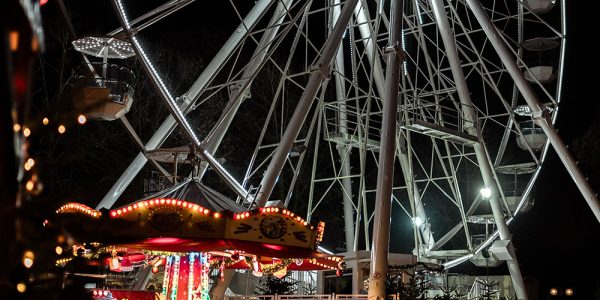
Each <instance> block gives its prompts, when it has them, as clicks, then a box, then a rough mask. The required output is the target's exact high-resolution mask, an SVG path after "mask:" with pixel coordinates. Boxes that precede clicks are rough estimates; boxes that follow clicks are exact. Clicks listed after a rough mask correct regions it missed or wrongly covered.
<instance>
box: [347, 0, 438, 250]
mask: <svg viewBox="0 0 600 300" xmlns="http://www.w3.org/2000/svg"><path fill="white" fill-rule="evenodd" d="M354 16H355V18H356V22H357V24H358V31H359V33H360V36H361V39H362V42H363V46H364V47H365V50H366V52H367V54H366V55H367V59H368V61H369V64H370V65H371V68H372V73H373V81H374V83H375V88H377V93H378V94H379V96H380V97H382V96H383V95H385V87H384V86H385V79H384V77H383V68H382V67H381V61H380V59H379V53H378V50H377V48H376V46H377V44H376V42H375V38H374V37H373V35H374V33H373V28H371V21H370V18H369V17H368V16H367V12H366V9H365V8H364V7H363V1H362V0H361V1H359V2H358V4H357V5H356V8H355V9H354ZM398 142H399V143H400V144H406V141H405V138H404V136H403V135H400V136H399V137H398ZM398 153H399V154H398V157H399V161H400V167H402V170H403V174H404V181H405V184H406V185H407V186H409V185H411V186H412V189H411V190H412V191H413V192H412V193H409V194H408V198H409V200H410V201H411V203H412V204H413V205H414V206H415V214H416V216H418V217H419V218H421V219H422V220H423V222H428V221H427V214H426V213H425V207H424V206H423V202H422V201H421V193H420V192H419V188H418V187H417V185H416V183H415V182H414V180H413V179H412V176H413V173H412V167H411V166H410V164H409V163H408V162H409V161H410V160H409V158H408V155H409V153H408V151H405V149H404V148H401V149H400V151H399V152H398ZM419 231H421V235H422V236H423V237H424V239H423V241H424V243H425V248H426V250H428V249H430V248H431V247H432V246H433V244H434V243H435V240H434V238H433V234H432V233H431V230H430V227H429V226H421V227H420V228H419ZM415 247H416V245H415ZM418 254H419V255H420V253H418Z"/></svg>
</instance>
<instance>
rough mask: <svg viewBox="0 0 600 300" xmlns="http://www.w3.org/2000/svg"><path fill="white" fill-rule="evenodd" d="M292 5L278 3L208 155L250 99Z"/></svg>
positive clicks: (202, 167) (215, 130)
mask: <svg viewBox="0 0 600 300" xmlns="http://www.w3.org/2000/svg"><path fill="white" fill-rule="evenodd" d="M291 4H292V0H281V1H280V2H278V3H277V8H276V9H275V12H274V14H273V17H271V21H270V22H269V25H268V26H267V28H268V29H267V30H266V31H265V33H264V34H263V35H262V36H261V38H260V42H259V43H258V45H257V46H256V50H254V53H253V54H252V57H253V59H252V61H250V62H249V63H248V66H247V67H246V69H245V70H244V72H243V74H242V77H241V81H240V82H239V83H236V85H235V86H234V87H233V88H232V90H231V93H230V97H231V98H230V99H229V101H228V102H227V105H226V106H225V110H224V111H223V113H222V115H221V117H220V118H219V121H218V122H217V124H216V126H215V127H214V128H213V129H212V134H211V136H210V138H209V140H208V141H206V142H205V145H204V149H206V151H208V153H210V154H212V155H215V153H216V152H217V149H219V145H221V142H222V141H223V137H225V133H227V130H228V129H229V126H230V125H231V122H232V121H233V118H234V117H235V115H236V113H237V111H238V109H239V108H240V106H241V105H242V103H243V102H244V100H245V99H247V98H249V97H250V95H249V91H250V83H251V82H252V80H253V79H254V76H255V73H256V72H257V70H258V68H259V67H260V66H262V65H263V62H264V60H265V58H266V56H267V53H268V52H269V48H270V47H271V44H272V42H273V40H274V39H275V36H276V35H277V32H278V31H279V27H280V26H281V23H282V22H283V20H284V16H285V14H286V13H287V12H288V9H289V7H290V5H291ZM208 166H209V165H208V163H207V162H206V161H203V162H202V163H201V164H200V168H199V170H198V177H199V178H200V179H202V177H204V174H205V173H206V170H207V169H208Z"/></svg>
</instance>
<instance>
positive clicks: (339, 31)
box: [256, 0, 358, 207]
mask: <svg viewBox="0 0 600 300" xmlns="http://www.w3.org/2000/svg"><path fill="white" fill-rule="evenodd" d="M357 2H358V0H348V1H347V2H346V4H345V5H344V9H343V10H342V14H341V16H340V18H339V22H338V23H337V24H336V25H335V27H334V29H333V32H332V34H331V35H330V38H329V39H328V40H327V42H326V43H325V45H324V46H323V51H322V52H321V56H320V57H319V60H318V61H317V64H316V65H315V66H314V69H313V70H312V72H311V73H310V77H309V79H308V84H307V85H306V89H305V90H304V93H303V94H302V97H301V98H300V100H299V102H298V105H297V106H296V109H295V110H294V114H293V115H292V118H291V120H290V122H289V124H288V126H287V127H286V129H285V133H284V134H283V136H282V138H281V141H280V142H279V146H278V147H277V150H275V153H274V154H273V158H272V159H271V162H270V164H269V166H268V167H267V170H266V172H265V175H264V177H263V178H262V180H261V183H260V190H259V192H258V194H257V196H256V205H257V206H259V207H261V206H265V204H266V203H267V201H268V199H269V197H270V196H271V193H272V192H273V188H274V187H275V182H276V180H277V177H279V174H280V173H281V170H282V169H283V165H284V164H285V160H286V159H287V156H288V154H289V152H290V149H291V148H292V146H293V143H294V140H295V139H296V138H297V137H298V133H299V132H300V129H301V128H302V125H303V124H304V120H305V119H306V116H307V115H308V111H309V110H310V107H311V106H312V103H313V100H314V99H315V96H316V94H317V92H318V90H319V87H320V86H321V83H323V81H325V80H326V79H327V77H328V76H329V72H330V70H329V67H330V65H331V62H332V60H333V58H334V56H335V53H336V52H337V49H338V46H339V44H340V41H341V40H342V35H343V33H344V30H346V26H347V25H348V22H349V21H350V17H351V15H352V10H353V9H354V7H355V6H356V3H357Z"/></svg>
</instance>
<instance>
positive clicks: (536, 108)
mask: <svg viewBox="0 0 600 300" xmlns="http://www.w3.org/2000/svg"><path fill="white" fill-rule="evenodd" d="M467 4H468V5H469V7H470V8H471V11H473V14H474V15H475V18H476V19H477V21H478V22H479V24H480V25H481V28H483V31H484V32H485V35H486V36H487V37H488V39H489V40H490V42H491V44H492V46H493V47H494V49H495V50H496V52H497V53H498V55H499V56H500V59H501V60H502V63H504V65H505V66H506V69H507V70H508V73H509V74H510V76H511V77H512V79H513V80H514V81H515V84H516V85H517V88H518V89H519V91H520V92H521V95H523V98H524V99H525V101H526V102H527V105H529V108H530V109H531V111H532V113H533V117H534V120H535V122H536V124H538V125H539V126H540V127H541V128H542V130H544V133H545V134H546V136H547V137H548V140H549V141H550V143H551V144H552V147H553V148H554V150H555V151H556V153H557V154H558V157H560V160H561V161H562V162H563V164H564V165H565V168H567V171H568V172H569V175H571V178H573V181H575V184H576V185H577V187H578V188H579V191H581V194H582V195H583V198H584V199H585V201H586V202H587V204H588V205H589V207H590V209H591V210H592V212H593V213H594V215H595V216H596V219H597V220H598V222H600V202H599V201H598V198H597V197H596V194H595V193H594V191H593V190H592V188H591V187H590V185H589V184H588V182H587V178H586V177H585V176H584V175H583V173H582V172H581V170H580V169H579V168H578V167H577V164H576V162H575V160H574V159H573V156H572V155H571V153H569V150H568V149H567V147H566V145H565V143H564V142H563V141H562V140H561V138H560V136H559V135H558V133H557V132H556V129H554V127H553V126H552V124H551V122H549V121H548V120H549V118H548V115H547V113H548V112H547V111H545V110H543V109H542V107H543V106H542V104H541V102H540V100H539V99H538V97H537V95H536V94H535V92H534V91H533V89H532V88H531V85H530V84H529V83H528V82H527V80H526V79H525V76H524V75H523V72H521V70H520V69H519V67H518V66H517V63H516V62H515V58H514V57H512V55H511V53H510V51H509V50H508V48H507V47H506V45H505V44H504V42H503V41H502V39H501V38H500V33H499V32H498V30H497V29H496V27H495V26H494V24H493V23H492V21H491V20H490V18H489V17H488V15H487V14H486V13H485V10H484V9H483V6H481V3H480V2H479V1H477V0H467Z"/></svg>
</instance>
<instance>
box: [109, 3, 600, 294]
mask: <svg viewBox="0 0 600 300" xmlns="http://www.w3.org/2000/svg"><path fill="white" fill-rule="evenodd" d="M193 2H194V1H190V0H179V1H169V2H166V3H165V4H163V5H161V6H159V7H157V8H155V9H153V10H150V11H148V12H143V13H137V11H140V9H139V8H135V9H132V8H130V7H128V5H130V4H129V3H128V1H127V0H114V1H113V4H114V9H115V12H116V14H117V16H118V18H119V21H120V24H121V25H122V28H120V29H117V30H115V31H113V32H111V33H109V36H113V35H120V36H122V37H123V36H124V37H126V38H128V39H129V42H130V45H131V47H132V48H133V49H134V50H135V53H136V54H137V59H138V60H139V61H140V62H141V63H142V65H143V66H144V70H145V71H146V73H147V75H148V77H149V78H151V81H152V83H153V84H154V85H155V87H156V90H157V92H158V94H159V96H160V97H161V98H162V100H163V101H164V102H165V103H166V104H168V106H169V108H170V111H171V115H170V116H169V117H168V118H167V119H166V120H165V121H164V123H163V124H162V125H161V126H160V127H159V129H158V130H157V132H156V133H155V134H154V135H153V136H152V138H151V139H150V140H149V141H148V142H147V143H146V144H145V146H144V147H145V149H146V151H151V150H156V149H158V148H160V146H161V144H162V143H163V142H164V141H165V140H166V139H167V138H168V137H169V135H170V134H171V132H172V131H173V128H174V127H175V126H176V125H177V126H180V128H181V129H182V130H183V131H184V132H185V133H186V134H187V136H188V137H189V140H190V142H191V143H193V144H195V145H196V146H197V149H196V150H197V151H196V153H197V154H198V155H199V157H200V160H201V163H200V164H199V166H198V169H197V170H196V171H195V174H194V176H197V177H199V178H202V177H203V176H205V174H206V171H207V170H208V169H209V168H211V169H212V170H213V171H214V173H216V174H217V175H218V176H219V177H220V178H221V179H222V180H223V181H224V182H226V183H227V185H228V186H229V187H230V188H231V189H232V190H233V191H234V192H235V193H236V194H237V195H238V201H239V202H240V203H242V204H243V205H246V207H248V208H252V207H254V206H265V205H276V201H273V199H277V200H279V201H280V202H281V204H282V205H285V206H289V205H291V204H293V203H294V202H297V201H305V202H306V207H307V211H306V219H307V220H308V221H310V219H311V217H312V216H313V215H314V214H318V213H319V211H320V210H325V209H327V210H331V209H332V207H333V208H334V209H336V210H338V208H339V211H341V212H342V214H343V215H344V218H343V220H344V234H345V236H344V241H345V249H346V251H356V250H360V249H371V248H373V246H374V245H373V244H374V243H376V242H375V239H373V235H374V234H373V230H374V228H375V227H377V226H375V225H374V223H375V221H376V220H375V219H376V218H377V217H376V216H375V215H376V213H375V210H376V205H375V204H374V203H375V202H376V194H377V192H378V190H379V189H381V186H380V185H379V184H378V181H377V175H376V174H377V170H378V169H379V168H381V167H382V166H380V165H379V163H380V161H381V160H379V157H380V156H381V155H382V154H385V153H389V151H388V150H386V148H383V145H382V143H383V140H384V139H388V142H389V141H390V140H391V141H392V143H393V144H394V145H395V147H394V149H395V150H393V155H392V157H393V158H392V161H393V162H392V164H393V166H394V171H393V177H392V179H391V182H392V187H391V190H392V192H391V198H392V203H393V207H394V209H393V210H394V212H393V215H392V221H391V222H392V224H394V223H395V222H396V223H401V222H404V223H402V224H406V226H411V227H412V237H411V240H410V241H406V243H411V244H412V245H413V254H414V255H416V256H417V257H418V259H419V260H422V261H436V262H439V263H442V264H444V265H445V266H446V267H447V268H449V267H453V266H455V265H457V264H460V263H462V262H464V261H468V260H470V261H471V262H473V263H474V264H476V265H480V266H486V265H497V264H499V263H500V262H502V261H507V263H508V265H509V271H510V272H511V276H512V277H513V283H514V284H515V286H517V288H516V289H517V290H518V286H521V288H522V277H521V274H520V271H519V269H518V263H517V261H516V257H514V251H513V249H512V245H511V244H510V233H509V231H508V227H507V224H508V223H510V222H511V221H512V219H513V218H514V217H515V216H516V215H517V214H519V213H520V212H523V211H526V210H527V209H529V208H530V207H531V206H532V205H533V203H534V198H533V195H532V187H533V185H534V184H535V181H536V178H537V176H538V174H539V172H540V169H541V167H542V162H543V161H544V158H545V156H546V152H547V150H548V148H549V145H550V143H551V142H552V144H553V145H554V146H555V148H556V150H557V152H559V153H567V152H566V150H565V149H562V148H561V145H562V147H563V148H564V144H562V142H561V141H560V138H559V137H558V136H557V135H556V132H555V130H554V129H553V128H552V124H553V123H554V120H555V119H556V116H557V111H558V104H559V102H560V100H561V86H562V81H563V76H562V72H563V67H564V56H565V45H566V44H565V43H566V38H565V36H566V20H565V10H566V8H567V5H566V4H565V1H560V2H556V1H554V0H525V1H515V0H503V1H482V3H480V2H479V1H477V0H464V1H442V0H430V1H422V0H414V1H413V0H406V1H400V2H399V3H400V4H402V6H401V9H402V11H401V12H402V14H401V17H400V18H398V16H394V15H393V14H392V13H391V12H390V11H391V9H390V6H393V5H391V4H390V1H356V0H347V1H345V2H342V1H339V0H317V1H293V0H278V1H276V0H258V1H256V3H255V4H254V5H253V6H252V7H247V4H244V3H236V1H230V4H231V5H230V7H229V9H231V12H233V13H232V14H234V15H235V16H237V18H238V20H239V23H240V25H239V26H238V27H237V28H235V29H234V30H233V31H232V33H231V36H230V37H229V39H228V40H227V41H226V42H225V43H224V44H223V46H222V48H220V50H218V52H217V53H216V54H215V56H214V57H213V58H212V59H211V60H210V63H208V64H207V65H206V67H205V68H204V69H203V70H202V71H201V73H200V74H198V77H197V79H196V80H195V82H194V84H193V85H192V86H190V87H189V89H188V90H187V91H186V92H184V93H182V94H180V95H175V94H174V93H173V92H172V91H171V89H170V87H169V86H168V84H166V83H165V82H168V80H166V79H165V78H164V77H163V75H162V74H161V73H160V70H159V67H157V66H155V64H154V62H153V59H152V53H151V51H149V50H148V48H151V47H150V45H152V43H153V38H155V35H153V34H146V32H147V31H146V28H150V27H156V26H161V22H163V21H162V19H163V18H164V19H169V18H176V17H175V16H173V15H174V14H179V13H184V12H185V11H194V10H195V13H197V12H198V10H199V9H202V7H201V5H199V3H196V4H198V5H195V4H193ZM394 5H399V4H398V2H394ZM183 8H185V9H183ZM180 10H181V12H180ZM132 11H136V13H132ZM178 22H180V24H186V23H185V22H187V24H188V25H185V26H192V25H193V22H194V20H193V19H190V18H180V20H179V21H178ZM223 22H231V20H223ZM217 26H219V25H218V24H217ZM398 30H399V34H397V35H396V36H397V37H398V40H397V41H396V42H394V41H390V39H389V37H390V36H391V35H390V32H392V31H398ZM180 47H185V45H173V47H172V48H171V49H168V50H169V51H174V52H177V51H178V49H179V48H180ZM390 56H397V57H398V59H399V60H401V62H402V63H401V68H399V69H400V70H399V79H398V85H397V96H398V100H397V101H398V102H397V103H398V105H397V107H396V109H394V111H395V115H396V116H395V118H394V120H395V122H394V124H395V126H394V131H395V134H394V135H393V136H391V137H389V134H388V131H386V128H385V127H384V126H383V124H384V123H385V121H386V120H385V116H384V115H385V106H386V105H385V103H386V101H388V100H389V98H388V96H386V79H387V78H386V72H387V71H388V65H387V64H386V58H387V57H390ZM260 78H268V79H269V80H268V81H269V82H270V84H271V85H270V86H269V88H268V89H266V88H264V86H262V87H260V88H259V87H257V86H256V85H255V84H254V83H255V82H256V81H258V80H259V79H260ZM388 89H389V86H388ZM392 89H396V86H393V87H392ZM214 97H224V98H226V99H228V102H227V105H225V106H224V108H223V111H222V114H221V116H220V118H219V120H218V122H216V123H215V124H214V125H212V130H210V132H209V133H208V134H206V135H205V136H200V135H199V133H198V132H196V130H195V129H194V127H193V126H192V125H191V124H192V122H191V121H190V120H192V119H194V118H202V117H203V113H202V109H203V105H206V103H209V102H210V100H211V99H212V98H214ZM134 105H135V104H134ZM244 111H246V112H247V111H251V112H252V115H253V117H254V118H253V119H252V123H253V124H240V125H238V126H242V127H244V126H247V127H248V128H250V127H257V128H260V130H255V132H252V131H251V130H248V132H247V136H243V137H239V138H240V139H243V140H245V141H251V142H252V148H251V149H249V151H247V155H246V158H245V159H244V160H241V161H236V162H235V163H236V164H240V165H243V168H244V169H245V170H246V171H245V174H237V175H232V174H231V173H230V172H229V171H228V166H227V165H223V164H222V163H221V162H220V161H219V160H217V159H216V158H215V155H217V154H218V149H219V146H220V144H221V142H222V141H223V139H224V137H225V136H226V134H227V133H228V130H229V129H230V128H231V126H232V124H236V122H240V120H239V118H238V119H236V118H235V117H236V115H239V114H240V113H243V112H244ZM241 122H248V118H246V119H244V120H243V121H241ZM256 124H258V125H256ZM387 129H389V128H387ZM386 151H387V152H386ZM149 158H150V159H152V157H151V156H150V155H145V153H142V152H140V154H139V155H138V156H137V157H136V158H135V160H134V161H133V162H132V163H131V165H130V166H129V167H128V169H127V170H125V172H124V174H123V176H121V178H119V179H118V180H117V182H116V183H115V185H114V187H113V188H112V189H111V190H110V191H109V192H108V193H107V195H106V196H105V198H104V199H103V200H102V202H101V203H100V204H99V205H98V207H107V208H110V207H111V206H112V205H113V204H114V202H115V201H116V200H117V199H118V197H119V195H120V194H121V193H122V192H123V190H124V188H125V187H127V185H128V184H129V183H130V182H131V180H132V179H133V177H135V176H136V174H137V173H138V172H139V171H140V170H141V169H142V167H143V166H144V164H145V163H146V162H147V161H148V160H149ZM225 159H226V160H227V159H228V158H227V157H225ZM569 159H570V158H569V157H568V154H567V157H566V158H564V159H563V161H564V162H565V164H566V165H567V168H570V170H571V169H572V170H575V171H573V172H574V173H575V175H574V176H581V174H580V173H577V172H579V171H578V170H577V169H576V167H575V166H574V164H573V163H572V161H569ZM155 164H156V162H155ZM175 164H177V162H175ZM163 171H164V170H163ZM577 174H579V175H577ZM279 179H281V180H279ZM575 179H576V178H575ZM303 184H305V185H306V186H302V188H303V189H304V191H305V194H306V195H304V194H302V197H299V196H298V193H297V191H298V190H299V188H301V187H300V186H299V185H303ZM585 185H586V184H585V182H583V183H581V185H580V188H581V189H582V192H583V193H584V195H585V196H586V199H591V200H588V202H589V203H590V206H592V207H593V205H594V204H593V203H596V204H595V205H596V210H597V200H595V196H593V193H591V190H590V189H589V187H586V186H585ZM276 187H277V191H278V193H273V190H274V189H275V188H276ZM590 194H591V195H590ZM269 201H273V202H271V203H269ZM594 201H595V202H594ZM388 230H389V229H388ZM391 238H392V239H394V238H395V237H394V233H392V237H391ZM488 250H489V251H488ZM488 252H492V254H493V255H488V254H489V253H488ZM523 292H524V291H523V290H521V291H517V294H519V293H523Z"/></svg>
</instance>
